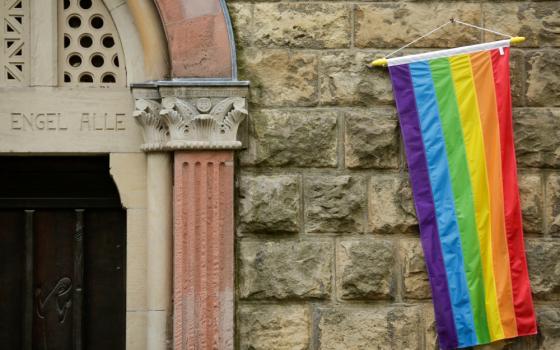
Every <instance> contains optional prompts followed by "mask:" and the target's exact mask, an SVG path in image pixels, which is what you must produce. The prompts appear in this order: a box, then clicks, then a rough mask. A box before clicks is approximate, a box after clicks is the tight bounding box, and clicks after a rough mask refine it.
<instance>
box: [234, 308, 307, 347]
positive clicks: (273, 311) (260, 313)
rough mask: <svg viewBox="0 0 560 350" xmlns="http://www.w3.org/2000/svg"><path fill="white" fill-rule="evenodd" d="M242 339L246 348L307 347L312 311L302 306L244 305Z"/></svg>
mask: <svg viewBox="0 0 560 350" xmlns="http://www.w3.org/2000/svg"><path fill="white" fill-rule="evenodd" d="M239 341H240V349H242V350H270V349H275V350H306V349H308V346H309V310H308V308H307V307H306V306H300V305H295V306H293V305H282V306H280V305H242V306H240V307H239Z"/></svg>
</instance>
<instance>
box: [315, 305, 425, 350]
mask: <svg viewBox="0 0 560 350" xmlns="http://www.w3.org/2000/svg"><path fill="white" fill-rule="evenodd" d="M319 313H320V319H319V346H318V349H320V350H346V349H352V350H371V349H399V350H408V349H410V350H416V349H419V346H420V338H421V337H420V334H419V332H421V331H420V328H419V327H418V323H419V322H420V317H419V310H418V308H417V307H363V306H362V307H360V308H352V309H350V308H347V309H346V308H340V309H321V310H319Z"/></svg>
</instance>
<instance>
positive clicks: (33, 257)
mask: <svg viewBox="0 0 560 350" xmlns="http://www.w3.org/2000/svg"><path fill="white" fill-rule="evenodd" d="M0 181H1V182H2V183H4V184H7V183H9V184H10V186H3V187H2V189H1V190H0V222H1V223H2V229H0V241H1V242H2V244H1V245H0V280H1V281H2V283H3V287H2V288H1V289H0V299H1V300H2V303H0V323H1V324H2V325H3V326H2V327H1V328H0V346H1V347H2V348H4V349H24V350H25V349H45V350H46V349H60V350H64V349H100V348H104V349H115V350H117V349H124V348H125V317H126V310H125V306H126V293H125V282H126V281H125V276H126V275H125V271H126V256H125V255H126V211H125V210H123V209H122V207H121V201H120V198H119V194H118V191H117V188H116V186H115V184H114V183H113V180H112V179H111V176H110V174H109V158H108V157H107V156H94V157H0ZM100 335H103V336H100Z"/></svg>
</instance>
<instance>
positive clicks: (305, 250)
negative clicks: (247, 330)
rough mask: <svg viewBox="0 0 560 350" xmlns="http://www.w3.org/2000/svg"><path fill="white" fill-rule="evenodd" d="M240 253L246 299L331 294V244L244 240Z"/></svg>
mask: <svg viewBox="0 0 560 350" xmlns="http://www.w3.org/2000/svg"><path fill="white" fill-rule="evenodd" d="M238 256H239V294H240V297H241V298H243V299H267V298H270V299H308V298H325V297H327V296H329V294H330V291H331V264H332V258H333V253H332V245H331V244H330V243H327V242H320V241H319V242H308V241H298V242H265V243H263V242H254V241H242V242H241V244H240V249H239V253H238Z"/></svg>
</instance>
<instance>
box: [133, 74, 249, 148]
mask: <svg viewBox="0 0 560 350" xmlns="http://www.w3.org/2000/svg"><path fill="white" fill-rule="evenodd" d="M132 91H133V95H134V97H135V112H134V117H135V119H136V120H137V121H138V123H139V124H140V125H141V126H142V127H143V134H144V144H143V145H142V146H141V149H142V150H144V151H146V152H153V151H180V150H205V149H208V150H220V149H239V148H242V147H243V143H242V141H239V140H238V139H237V131H238V129H239V127H240V125H241V123H242V122H243V120H244V119H245V118H246V117H247V114H248V113H247V96H248V94H249V84H248V82H243V81H241V82H234V81H223V82H221V83H220V81H215V80H211V81H207V82H205V81H155V82H148V83H142V84H135V85H133V86H132Z"/></svg>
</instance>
